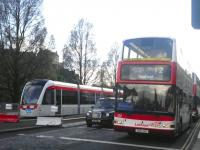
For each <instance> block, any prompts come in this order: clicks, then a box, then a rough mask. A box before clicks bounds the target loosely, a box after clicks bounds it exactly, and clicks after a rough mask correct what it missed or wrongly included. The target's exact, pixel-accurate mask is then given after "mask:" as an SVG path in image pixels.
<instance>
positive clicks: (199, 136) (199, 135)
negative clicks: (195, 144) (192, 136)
mask: <svg viewBox="0 0 200 150" xmlns="http://www.w3.org/2000/svg"><path fill="white" fill-rule="evenodd" d="M198 139H200V131H199V134H198Z"/></svg>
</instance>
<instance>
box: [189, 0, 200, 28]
mask: <svg viewBox="0 0 200 150" xmlns="http://www.w3.org/2000/svg"><path fill="white" fill-rule="evenodd" d="M191 6H192V8H191V10H192V16H191V18H192V27H193V28H194V29H200V0H192V5H191Z"/></svg>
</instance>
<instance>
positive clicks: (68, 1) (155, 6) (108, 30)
mask: <svg viewBox="0 0 200 150" xmlns="http://www.w3.org/2000/svg"><path fill="white" fill-rule="evenodd" d="M43 14H44V17H45V22H46V26H47V29H48V33H49V35H50V34H53V35H54V37H55V41H56V50H57V51H58V54H59V56H60V60H62V49H63V47H64V44H65V43H66V42H67V40H68V38H69V36H70V31H71V30H72V29H73V27H74V25H75V24H77V23H78V20H79V19H81V18H85V19H87V20H88V21H89V22H90V23H92V24H93V25H94V27H93V33H94V35H95V39H94V40H95V42H96V48H97V51H98V55H99V57H101V58H104V59H105V58H106V54H107V53H108V51H109V50H110V48H111V46H112V45H113V44H114V43H115V42H118V43H119V44H120V45H121V44H122V41H123V40H125V39H127V38H134V37H140V36H170V37H173V38H176V39H177V40H178V42H179V41H181V47H182V50H183V53H184V55H185V56H187V59H188V60H189V62H190V64H191V66H192V68H193V70H194V72H196V73H197V74H198V76H199V77H200V59H199V58H200V45H199V44H200V41H199V40H200V30H194V29H193V28H192V27H191V0H44V3H43ZM198 59H199V60H198Z"/></svg>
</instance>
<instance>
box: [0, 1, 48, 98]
mask: <svg viewBox="0 0 200 150" xmlns="http://www.w3.org/2000/svg"><path fill="white" fill-rule="evenodd" d="M41 4H42V0H1V1H0V60H1V64H2V65H3V66H2V68H6V71H5V70H2V69H1V70H0V71H3V72H1V75H2V76H1V78H0V79H1V84H0V86H1V85H3V86H2V88H3V89H8V90H10V94H11V96H12V99H13V100H14V101H15V102H18V100H19V98H20V91H21V88H22V85H23V84H24V83H25V82H26V81H27V80H29V79H31V78H32V77H33V75H34V73H35V70H36V69H37V68H38V66H39V63H38V62H36V60H35V59H33V58H35V57H34V56H36V55H37V52H38V51H40V50H41V49H42V47H43V43H44V40H45V37H46V34H47V31H46V28H45V27H44V19H43V17H42V15H41V12H40V5H41ZM28 53H29V59H27V58H26V56H27V55H28ZM3 83H4V84H3Z"/></svg>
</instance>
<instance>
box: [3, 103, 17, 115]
mask: <svg viewBox="0 0 200 150" xmlns="http://www.w3.org/2000/svg"><path fill="white" fill-rule="evenodd" d="M1 113H2V114H13V115H15V114H18V113H19V104H18V103H0V114H1Z"/></svg>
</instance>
